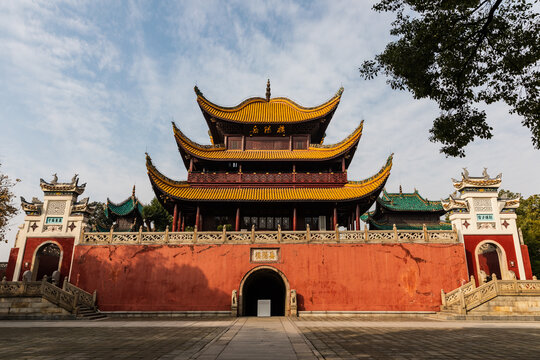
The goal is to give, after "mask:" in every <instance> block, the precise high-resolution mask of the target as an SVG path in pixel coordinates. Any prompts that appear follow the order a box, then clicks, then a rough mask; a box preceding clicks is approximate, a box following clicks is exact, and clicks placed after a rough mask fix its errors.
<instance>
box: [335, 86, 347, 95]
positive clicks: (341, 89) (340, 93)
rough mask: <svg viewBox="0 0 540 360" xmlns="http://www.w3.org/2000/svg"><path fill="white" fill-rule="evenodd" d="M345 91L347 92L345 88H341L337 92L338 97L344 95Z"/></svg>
mask: <svg viewBox="0 0 540 360" xmlns="http://www.w3.org/2000/svg"><path fill="white" fill-rule="evenodd" d="M344 90H345V89H344V88H343V86H342V87H340V88H339V90H338V91H337V92H336V96H341V95H342V94H343V91H344Z"/></svg>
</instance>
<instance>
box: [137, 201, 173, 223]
mask: <svg viewBox="0 0 540 360" xmlns="http://www.w3.org/2000/svg"><path fill="white" fill-rule="evenodd" d="M143 218H144V222H145V223H146V227H147V229H148V231H165V228H166V227H167V226H169V229H172V220H173V218H172V216H171V215H170V214H169V213H168V212H167V210H165V208H163V206H161V204H160V203H159V201H158V199H157V198H153V199H152V201H151V202H150V204H148V205H146V206H145V207H143ZM152 225H153V226H152Z"/></svg>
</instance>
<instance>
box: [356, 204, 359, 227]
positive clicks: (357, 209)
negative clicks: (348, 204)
mask: <svg viewBox="0 0 540 360" xmlns="http://www.w3.org/2000/svg"><path fill="white" fill-rule="evenodd" d="M356 230H360V205H358V204H356Z"/></svg>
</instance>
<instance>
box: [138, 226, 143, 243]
mask: <svg viewBox="0 0 540 360" xmlns="http://www.w3.org/2000/svg"><path fill="white" fill-rule="evenodd" d="M141 242H142V225H141V226H139V233H138V234H137V244H140V243H141Z"/></svg>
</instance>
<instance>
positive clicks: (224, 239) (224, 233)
mask: <svg viewBox="0 0 540 360" xmlns="http://www.w3.org/2000/svg"><path fill="white" fill-rule="evenodd" d="M225 241H227V226H225V225H223V234H221V242H222V243H224V244H225Z"/></svg>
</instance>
